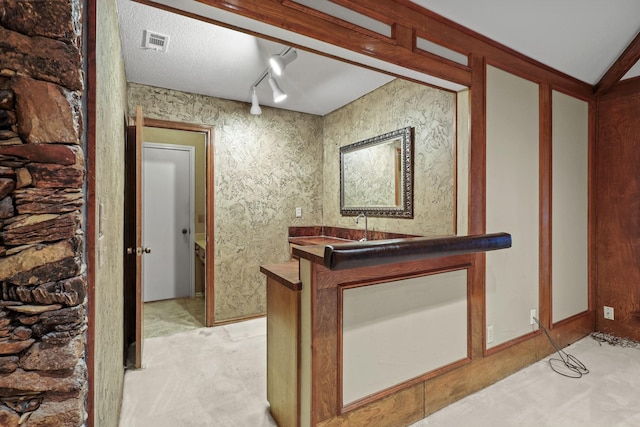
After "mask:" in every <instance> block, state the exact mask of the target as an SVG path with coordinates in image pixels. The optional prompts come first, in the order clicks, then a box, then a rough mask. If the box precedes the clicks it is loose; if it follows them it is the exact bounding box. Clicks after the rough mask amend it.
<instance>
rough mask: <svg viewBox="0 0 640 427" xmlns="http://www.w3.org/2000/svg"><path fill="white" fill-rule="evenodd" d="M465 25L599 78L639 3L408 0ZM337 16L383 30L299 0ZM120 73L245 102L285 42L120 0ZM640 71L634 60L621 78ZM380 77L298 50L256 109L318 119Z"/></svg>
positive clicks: (325, 1) (374, 64) (325, 3)
mask: <svg viewBox="0 0 640 427" xmlns="http://www.w3.org/2000/svg"><path fill="white" fill-rule="evenodd" d="M411 1H413V3H415V4H418V5H420V6H423V7H426V8H428V9H430V10H432V11H434V12H436V13H438V14H440V15H442V16H445V17H447V18H449V19H451V20H452V21H454V22H457V23H459V24H461V25H463V26H465V27H468V28H470V29H472V30H474V31H476V32H478V33H480V34H483V35H485V36H487V37H489V38H491V39H493V40H495V41H497V42H499V43H502V44H504V45H505V46H508V47H510V48H512V49H514V50H516V51H518V52H521V53H523V54H525V55H527V56H529V57H531V58H533V59H535V60H537V61H540V62H542V63H544V64H546V65H548V66H550V67H552V68H554V69H556V70H559V71H561V72H563V73H566V74H568V75H570V76H573V77H575V78H577V79H579V80H582V81H585V82H587V83H589V84H595V83H597V82H598V81H599V80H600V78H601V77H602V75H603V74H604V73H605V72H606V71H607V70H608V69H609V67H610V66H611V65H612V64H613V63H614V62H615V60H616V58H617V57H618V56H619V55H620V54H621V53H622V51H623V50H624V49H625V48H626V47H627V45H628V44H629V43H630V42H631V40H633V38H634V37H635V35H636V34H637V33H638V31H639V30H640V0H607V1H606V2H605V1H603V0H536V1H530V0H483V1H469V0H446V1H444V0H411ZM156 2H157V3H160V4H164V5H166V6H169V7H172V8H176V9H180V10H184V11H186V12H189V13H193V14H195V15H200V16H203V17H205V18H211V19H214V20H217V21H219V22H225V23H228V24H230V25H233V26H235V27H238V28H245V29H248V30H251V31H254V32H256V33H261V34H265V35H268V36H270V37H274V38H277V39H280V40H288V41H290V42H292V43H294V44H297V45H300V46H308V47H309V48H310V49H313V50H316V51H321V52H326V53H328V54H331V55H333V56H334V57H338V58H344V59H347V60H349V61H353V62H356V63H361V64H364V65H366V66H367V67H371V68H374V69H379V70H382V71H385V72H388V73H392V74H396V75H404V76H407V77H409V78H412V79H414V80H418V81H424V82H427V83H430V84H433V85H437V86H441V87H444V88H447V89H451V90H460V89H462V87H461V86H459V85H456V84H452V83H450V82H446V81H444V80H441V79H437V78H433V77H431V76H428V75H425V74H422V73H417V72H414V71H411V70H408V69H405V68H402V67H398V66H395V65H392V64H388V63H385V62H382V61H378V60H376V59H373V58H370V57H368V56H365V55H361V54H357V53H354V52H351V51H348V50H346V49H342V48H338V47H335V46H332V45H329V44H327V43H323V42H319V41H317V40H314V39H311V38H308V37H304V36H300V35H297V34H294V33H292V32H290V31H287V30H283V29H281V28H277V27H273V26H270V25H267V24H264V23H261V22H257V21H253V20H250V19H247V18H244V17H242V16H240V15H236V14H233V13H230V12H227V11H224V10H221V9H217V8H213V7H210V6H207V5H204V4H203V3H199V2H198V1H196V0H156ZM300 2H302V3H305V4H307V5H309V6H312V7H316V8H317V9H319V10H324V11H325V12H327V13H332V14H336V15H337V14H343V15H341V16H340V17H341V18H342V19H345V20H348V21H351V22H353V23H356V24H358V25H362V26H364V27H368V28H371V29H372V30H374V31H379V32H383V31H385V30H384V26H383V27H382V30H381V27H380V26H376V23H375V22H372V21H371V20H370V19H368V18H366V17H363V16H362V15H359V14H357V13H353V12H349V13H345V11H344V8H339V7H336V6H335V4H334V3H332V2H330V1H329V0H300ZM117 4H118V12H119V17H120V27H121V37H122V42H123V52H124V58H125V66H126V73H127V79H128V80H129V81H131V82H137V83H144V84H148V85H152V86H159V87H166V88H171V89H176V90H181V91H186V92H193V93H199V94H204V95H210V96H215V97H219V98H225V99H233V100H238V101H245V102H249V101H250V99H251V97H250V87H251V85H252V84H253V83H254V82H255V80H256V78H257V77H258V76H259V75H260V74H261V73H262V72H263V71H264V69H265V68H266V63H267V58H268V56H269V55H271V54H275V53H279V52H280V51H281V50H282V49H283V48H284V45H282V44H278V43H274V42H270V41H265V40H261V39H257V38H255V37H253V36H249V35H246V34H242V33H238V32H235V31H230V30H227V29H223V28H219V27H216V26H213V25H211V24H207V23H204V22H201V21H199V20H195V19H190V18H186V17H184V16H180V15H176V14H171V13H168V12H165V11H162V10H160V9H157V8H153V7H149V6H145V5H142V4H139V3H135V2H133V1H131V0H117ZM144 29H148V30H152V31H155V32H159V33H162V34H167V35H169V36H170V42H169V47H168V52H167V53H159V52H155V51H151V50H145V49H142V48H141V44H142V31H143V30H144ZM639 75H640V65H638V64H636V66H635V67H634V68H633V69H631V70H630V71H629V72H628V73H627V74H626V75H625V77H624V78H630V77H635V76H639ZM391 79H392V78H391V77H390V76H389V75H387V74H381V73H376V72H373V71H371V70H369V69H365V68H360V67H355V66H352V65H348V64H345V63H342V62H339V61H336V60H332V59H328V58H326V57H323V56H319V55H315V54H312V53H309V52H306V51H301V50H299V52H298V59H297V60H296V61H294V62H293V63H291V64H290V65H289V66H288V67H287V70H286V75H285V76H284V77H282V78H281V79H280V86H281V87H282V88H283V89H284V90H285V91H286V92H287V93H288V94H289V97H288V98H287V100H286V101H285V102H284V103H281V104H277V105H276V104H274V103H273V101H272V99H271V91H270V89H269V86H268V84H267V82H266V81H264V82H263V83H261V84H260V85H259V86H258V96H259V99H260V103H261V105H263V106H265V105H269V106H277V107H278V108H285V109H290V110H294V111H301V112H306V113H311V114H319V115H325V114H327V113H329V112H331V111H333V110H335V109H336V108H339V107H341V106H342V105H344V104H346V103H349V102H351V101H352V100H354V99H357V98H359V97H361V96H363V95H364V94H366V93H368V92H369V91H371V90H373V89H375V88H377V87H379V86H381V85H382V84H384V83H386V82H388V81H389V80H391Z"/></svg>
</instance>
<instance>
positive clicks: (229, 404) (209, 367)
mask: <svg viewBox="0 0 640 427" xmlns="http://www.w3.org/2000/svg"><path fill="white" fill-rule="evenodd" d="M265 334H266V322H265V319H264V318H262V319H255V320H250V321H246V322H241V323H235V324H231V325H226V326H220V327H215V328H209V329H197V330H193V331H187V332H182V333H177V334H175V335H171V336H168V337H160V338H151V339H147V340H145V347H144V356H143V364H144V366H145V369H143V370H139V371H128V372H127V373H126V375H125V386H124V400H123V404H122V413H121V421H120V427H146V426H154V427H164V426H166V427H169V426H171V427H205V426H206V427H227V426H229V427H270V426H275V425H276V424H275V423H274V421H273V419H272V418H271V417H270V415H269V412H268V403H267V400H266V377H265V376H266V374H265V372H266V356H265V354H266V336H265ZM565 351H567V352H568V353H570V354H572V355H574V356H576V357H577V358H578V359H580V360H581V361H582V362H583V363H584V364H585V365H586V366H587V368H589V369H590V371H591V372H590V373H589V374H587V375H586V376H584V377H583V378H581V379H569V378H564V377H562V376H560V375H558V374H556V373H554V372H553V371H551V369H550V368H549V364H548V362H547V361H546V360H543V361H540V362H538V363H535V364H533V365H532V366H530V367H528V368H526V369H524V370H522V371H520V372H518V373H516V374H514V375H512V376H510V377H508V378H506V379H504V380H502V381H500V382H498V383H496V384H494V385H493V386H491V387H488V388H486V389H484V390H482V391H480V392H478V393H475V394H473V395H471V396H468V397H467V398H465V399H462V400H460V401H458V402H456V403H454V404H452V405H450V406H448V407H446V408H444V409H442V410H441V411H438V412H436V413H435V414H432V415H431V416H429V417H427V418H425V419H424V420H421V421H419V422H417V423H415V424H413V425H412V427H426V426H430V427H431V426H437V427H440V426H442V427H445V426H446V427H450V426H465V425H466V426H473V427H484V426H487V427H488V426H491V427H502V426H505V427H508V426H518V427H527V426H537V427H540V426H541V427H547V426H549V427H551V426H553V427H556V426H560V427H573V426H576V427H577V426H580V427H596V426H597V427H601V426H617V427H626V426H639V425H640V350H637V349H630V348H621V347H612V346H610V345H608V344H602V345H600V344H599V343H598V342H596V341H594V340H593V339H592V338H590V337H587V338H584V339H582V340H580V341H578V342H577V343H575V344H573V345H572V346H570V347H568V348H566V349H565ZM357 427H359V426H357Z"/></svg>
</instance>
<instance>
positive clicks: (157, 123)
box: [144, 117, 215, 327]
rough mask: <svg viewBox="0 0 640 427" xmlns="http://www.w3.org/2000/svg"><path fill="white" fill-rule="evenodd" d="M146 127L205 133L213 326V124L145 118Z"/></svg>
mask: <svg viewBox="0 0 640 427" xmlns="http://www.w3.org/2000/svg"><path fill="white" fill-rule="evenodd" d="M144 126H145V127H152V128H161V129H173V130H181V131H187V132H199V133H204V134H205V139H206V141H205V162H206V172H205V188H206V196H205V206H206V213H205V215H206V217H205V228H206V235H207V250H206V255H205V257H206V258H205V261H206V263H205V292H204V295H205V326H206V327H211V326H213V324H214V318H215V316H214V315H215V310H214V308H215V306H214V304H215V298H214V289H215V286H214V253H215V251H214V249H215V247H214V239H213V230H214V228H213V226H214V204H213V202H214V195H215V191H214V177H213V171H214V164H213V160H214V155H213V154H214V145H213V126H208V125H198V124H192V123H182V122H174V121H170V120H158V119H148V118H146V117H145V119H144Z"/></svg>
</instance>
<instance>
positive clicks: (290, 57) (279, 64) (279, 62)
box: [269, 47, 298, 76]
mask: <svg viewBox="0 0 640 427" xmlns="http://www.w3.org/2000/svg"><path fill="white" fill-rule="evenodd" d="M297 57H298V52H297V51H296V50H295V49H293V48H290V47H289V48H287V49H285V50H284V51H283V52H282V53H280V54H279V55H271V57H270V58H269V66H270V67H271V70H272V71H273V72H274V73H275V74H276V76H281V75H282V73H283V72H284V69H285V68H286V67H287V65H288V64H290V63H291V62H293V61H294V60H295V59H296V58H297Z"/></svg>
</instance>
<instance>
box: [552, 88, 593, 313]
mask: <svg viewBox="0 0 640 427" xmlns="http://www.w3.org/2000/svg"><path fill="white" fill-rule="evenodd" d="M552 102H553V108H552V111H553V113H552V114H553V122H552V123H553V126H552V159H553V169H552V182H553V186H552V216H551V218H552V254H553V255H552V292H551V295H552V314H553V318H552V319H553V322H558V321H560V320H563V319H566V318H567V317H570V316H573V315H574V314H578V313H580V312H583V311H585V310H587V309H588V307H589V303H588V297H589V290H588V204H589V200H588V199H589V176H588V170H589V105H588V104H587V103H586V102H585V101H582V100H580V99H576V98H573V97H571V96H568V95H565V94H563V93H560V92H555V91H554V92H553V95H552Z"/></svg>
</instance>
